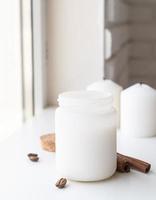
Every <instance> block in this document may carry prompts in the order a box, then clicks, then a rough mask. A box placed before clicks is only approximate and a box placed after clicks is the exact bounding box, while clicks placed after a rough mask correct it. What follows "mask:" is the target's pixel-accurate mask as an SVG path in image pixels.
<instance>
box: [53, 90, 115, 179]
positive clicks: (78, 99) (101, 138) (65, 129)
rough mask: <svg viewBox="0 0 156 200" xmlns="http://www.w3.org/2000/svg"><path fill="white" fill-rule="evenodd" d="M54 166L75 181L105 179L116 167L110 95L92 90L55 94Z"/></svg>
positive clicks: (112, 110) (113, 114)
mask: <svg viewBox="0 0 156 200" xmlns="http://www.w3.org/2000/svg"><path fill="white" fill-rule="evenodd" d="M55 132H56V169H57V171H58V172H59V174H60V176H62V177H67V178H68V179H72V180H77V181H98V180H103V179H106V178H108V177H110V176H112V175H113V174H114V172H115V171H116V111H115V109H114V108H113V106H112V96H111V95H104V94H103V93H99V92H95V91H80V92H78V91H77V92H67V93H63V94H61V95H59V108H58V109H57V110H56V115H55Z"/></svg>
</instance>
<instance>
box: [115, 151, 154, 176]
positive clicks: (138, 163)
mask: <svg viewBox="0 0 156 200" xmlns="http://www.w3.org/2000/svg"><path fill="white" fill-rule="evenodd" d="M117 158H118V159H125V161H126V162H128V164H129V165H130V168H132V169H135V170H138V171H140V172H143V173H148V172H149V171H150V168H151V165H150V164H149V163H147V162H144V161H142V160H139V159H136V158H132V157H129V156H125V155H122V154H120V153H117Z"/></svg>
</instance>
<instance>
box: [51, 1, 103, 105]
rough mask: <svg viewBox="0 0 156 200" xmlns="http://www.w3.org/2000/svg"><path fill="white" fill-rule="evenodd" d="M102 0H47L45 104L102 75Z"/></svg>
mask: <svg viewBox="0 0 156 200" xmlns="http://www.w3.org/2000/svg"><path fill="white" fill-rule="evenodd" d="M103 2H104V1H103V0H98V1H97V0H85V1H84V0H48V1H47V13H48V14H47V33H48V35H47V42H48V44H47V46H48V49H47V54H48V55H47V56H48V77H47V82H48V83H47V85H48V104H56V99H57V96H58V94H59V93H60V92H64V91H68V90H79V89H84V88H85V87H86V86H87V85H88V84H90V83H92V82H94V81H97V80H99V79H102V77H103V62H104V52H103V37H104V33H103V32H104V12H103V11H104V5H103Z"/></svg>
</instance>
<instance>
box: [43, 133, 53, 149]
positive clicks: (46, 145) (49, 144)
mask: <svg viewBox="0 0 156 200" xmlns="http://www.w3.org/2000/svg"><path fill="white" fill-rule="evenodd" d="M40 140H41V146H42V148H43V149H44V150H46V151H49V152H55V133H49V134H46V135H42V136H41V137H40Z"/></svg>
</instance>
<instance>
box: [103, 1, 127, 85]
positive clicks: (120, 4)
mask: <svg viewBox="0 0 156 200" xmlns="http://www.w3.org/2000/svg"><path fill="white" fill-rule="evenodd" d="M106 5H107V7H106V34H105V36H106V44H105V47H106V51H105V57H106V66H105V75H106V78H109V79H112V80H114V81H115V82H117V83H118V84H120V85H122V86H123V87H126V86H127V85H128V61H129V44H130V25H129V5H128V4H126V3H124V1H122V0H107V4H106Z"/></svg>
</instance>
